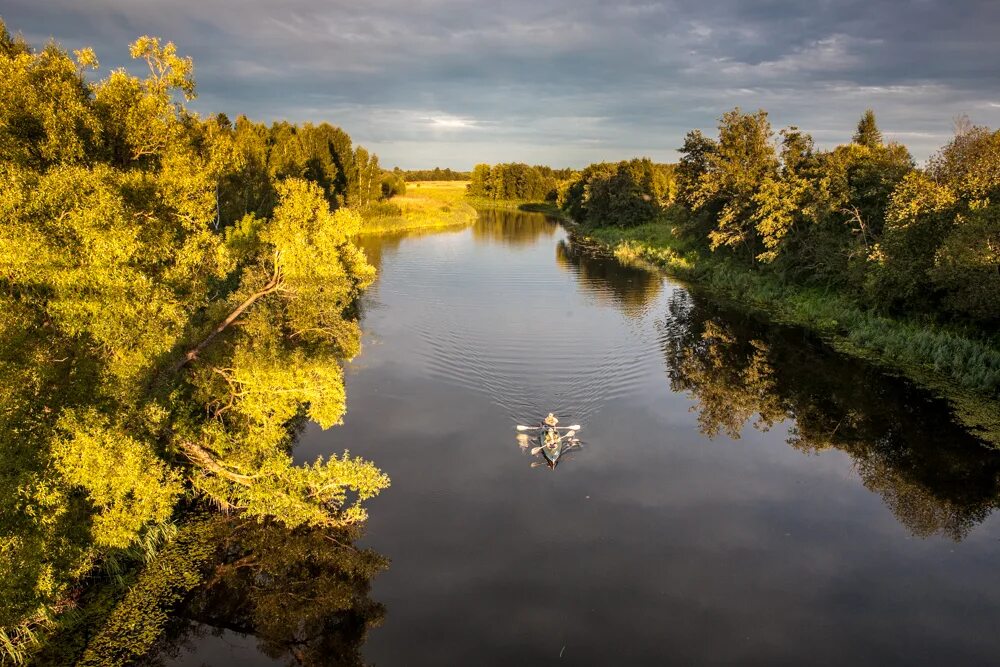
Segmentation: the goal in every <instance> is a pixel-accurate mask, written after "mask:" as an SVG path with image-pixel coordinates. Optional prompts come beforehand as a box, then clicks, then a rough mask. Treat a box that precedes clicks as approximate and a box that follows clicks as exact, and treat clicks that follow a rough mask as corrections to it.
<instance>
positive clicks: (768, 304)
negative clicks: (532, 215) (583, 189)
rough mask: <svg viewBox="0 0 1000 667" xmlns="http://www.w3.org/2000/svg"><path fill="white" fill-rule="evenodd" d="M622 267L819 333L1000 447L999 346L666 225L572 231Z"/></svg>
mask: <svg viewBox="0 0 1000 667" xmlns="http://www.w3.org/2000/svg"><path fill="white" fill-rule="evenodd" d="M574 233H575V234H576V235H578V237H579V238H580V239H581V241H582V242H583V243H584V244H592V245H595V246H598V247H601V248H604V249H606V250H608V251H610V252H612V253H613V254H614V255H615V257H616V258H618V259H619V260H620V261H623V262H625V263H641V264H646V265H652V266H654V267H656V268H658V269H660V270H662V271H664V272H665V273H667V274H668V275H671V276H673V277H676V278H680V279H682V280H685V281H688V282H690V283H692V284H693V285H694V286H695V287H696V288H697V289H703V290H706V291H708V292H710V293H711V294H712V295H713V296H715V297H717V298H721V299H724V300H726V301H728V302H732V303H734V304H736V305H738V306H741V307H745V308H751V309H753V310H757V311H761V312H764V313H766V314H767V315H768V316H769V317H770V318H771V319H774V320H776V321H779V322H782V323H787V324H793V325H796V326H801V327H804V328H806V329H809V330H811V331H815V332H816V333H818V334H819V335H820V336H821V337H822V338H823V339H824V340H825V341H827V342H828V343H829V344H830V345H831V346H832V347H834V348H835V349H837V350H838V351H840V352H844V353H846V354H850V355H851V356H855V357H860V358H863V359H866V360H868V361H871V362H873V363H876V364H878V365H880V366H882V367H883V368H885V369H886V370H887V371H888V372H890V373H894V374H897V375H902V376H905V377H907V378H909V379H911V380H913V381H915V382H917V383H918V384H920V385H922V386H924V387H926V388H928V389H930V390H931V391H933V392H934V393H936V394H938V395H940V396H942V397H944V398H946V399H947V400H948V401H949V402H950V403H951V405H952V407H953V409H954V411H955V415H956V417H957V418H958V420H959V421H961V423H962V424H963V425H964V426H965V427H966V428H967V429H968V430H969V431H970V432H972V433H973V434H975V435H976V436H977V437H979V438H982V439H983V440H984V441H986V442H987V443H989V444H990V445H992V446H994V447H998V448H1000V342H998V341H997V340H993V339H989V338H988V337H986V336H985V335H983V334H980V333H978V332H973V331H970V330H963V329H960V328H957V327H956V328H953V327H946V326H943V325H941V324H939V323H934V322H929V321H920V320H916V319H912V320H911V319H901V318H893V317H888V316H885V315H881V314H878V313H875V312H873V311H870V310H866V309H863V308H861V307H860V306H859V305H858V304H857V303H856V302H854V301H853V300H851V299H850V298H848V297H847V296H846V295H842V294H838V293H836V292H832V291H829V290H824V289H820V288H811V287H802V286H798V285H791V284H788V283H786V282H784V281H782V280H780V279H779V278H778V277H776V276H772V275H768V274H764V273H761V272H757V271H750V270H747V269H746V268H744V267H739V266H736V265H734V264H733V263H731V262H727V261H726V260H724V259H720V258H717V257H713V256H708V255H707V254H705V253H702V252H698V251H697V250H694V249H690V248H686V247H684V245H683V244H682V243H680V241H679V240H678V239H677V238H675V237H674V236H673V235H672V233H671V230H670V227H669V225H666V224H663V223H652V224H648V225H643V226H640V227H634V228H631V229H621V228H617V227H614V228H613V227H604V228H596V229H589V230H583V229H578V230H576V231H575V232H574Z"/></svg>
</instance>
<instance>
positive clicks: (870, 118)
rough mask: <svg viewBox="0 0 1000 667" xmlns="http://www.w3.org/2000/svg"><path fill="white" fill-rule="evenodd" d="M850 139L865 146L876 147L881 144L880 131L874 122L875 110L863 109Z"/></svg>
mask: <svg viewBox="0 0 1000 667" xmlns="http://www.w3.org/2000/svg"><path fill="white" fill-rule="evenodd" d="M852 141H853V142H854V143H856V144H858V145H859V146H865V147H866V148H878V147H880V146H881V145H882V133H881V132H880V131H879V129H878V125H876V123H875V112H874V111H872V110H871V109H865V112H864V114H862V116H861V120H859V121H858V129H857V131H856V132H855V133H854V138H853V139H852Z"/></svg>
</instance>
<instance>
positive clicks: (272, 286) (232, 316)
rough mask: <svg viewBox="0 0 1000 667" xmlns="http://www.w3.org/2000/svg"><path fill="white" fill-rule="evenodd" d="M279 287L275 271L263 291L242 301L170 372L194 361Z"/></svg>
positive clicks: (186, 353) (279, 282) (279, 277)
mask: <svg viewBox="0 0 1000 667" xmlns="http://www.w3.org/2000/svg"><path fill="white" fill-rule="evenodd" d="M280 287H281V272H280V271H278V270H277V269H276V270H275V272H274V274H273V275H272V276H271V279H270V280H269V281H268V282H267V284H266V285H264V289H262V290H260V291H259V292H254V293H253V294H251V295H250V296H249V297H247V299H246V301H244V302H243V303H241V304H240V305H239V306H237V307H236V310H234V311H233V312H231V313H229V317H227V318H226V319H224V320H222V323H221V324H219V326H217V327H215V329H214V330H213V331H212V333H210V334H208V336H206V337H205V339H204V340H203V341H201V342H200V343H198V344H197V345H195V346H194V347H193V348H191V349H190V350H188V351H187V352H185V353H184V356H183V357H182V358H181V359H180V361H178V362H177V363H176V364H174V366H173V368H172V369H171V370H172V371H173V372H174V373H176V372H177V371H179V370H180V369H182V368H184V367H185V366H187V365H188V363H190V362H191V361H194V360H195V359H197V358H198V355H199V354H200V353H201V351H202V350H204V349H205V348H206V347H207V346H208V344H209V343H211V342H212V341H213V340H215V337H216V336H218V335H219V334H220V333H222V332H223V331H225V330H226V329H227V328H228V327H229V325H230V324H232V323H233V322H235V321H236V318H238V317H239V316H240V315H242V314H243V311H245V310H246V309H247V308H249V307H250V306H252V305H253V304H254V302H255V301H257V299H259V298H261V297H263V296H267V295H268V294H270V293H271V292H275V291H277V290H278V288H280Z"/></svg>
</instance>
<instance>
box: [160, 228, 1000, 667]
mask: <svg viewBox="0 0 1000 667" xmlns="http://www.w3.org/2000/svg"><path fill="white" fill-rule="evenodd" d="M363 245H364V248H365V250H366V252H367V253H368V255H369V257H370V260H371V261H372V263H373V264H375V265H376V266H377V267H378V269H379V278H378V282H377V283H376V285H375V286H373V287H372V288H371V289H370V290H369V292H368V293H367V295H366V297H365V299H364V303H363V304H362V306H363V313H364V320H363V327H364V330H365V341H364V349H363V352H362V354H361V355H360V356H359V357H358V358H356V359H355V360H354V361H353V362H352V363H350V364H349V365H348V367H347V396H348V412H347V415H346V417H345V420H344V424H343V425H342V426H338V427H335V428H333V429H330V430H328V431H322V430H321V429H319V428H318V427H315V426H309V427H307V429H306V430H305V432H304V433H303V434H302V435H301V437H300V440H299V443H298V445H297V449H296V456H297V457H298V458H299V459H300V460H303V461H308V460H312V459H314V458H315V457H316V456H318V455H325V454H328V453H337V452H340V451H342V450H344V449H349V450H350V451H351V452H352V454H355V455H360V456H363V457H365V458H368V459H371V460H373V461H375V462H376V463H377V464H378V465H379V466H380V467H381V468H382V469H383V470H385V471H386V472H387V473H388V474H389V475H390V477H391V478H392V486H391V487H390V488H389V489H388V490H386V491H385V492H383V494H382V495H381V496H380V497H378V498H377V499H375V500H374V501H372V502H371V503H370V505H369V510H370V513H371V519H370V520H369V523H368V526H367V530H366V532H365V534H364V536H363V537H362V539H361V540H360V543H361V545H362V546H364V547H368V548H370V549H371V550H372V551H374V552H377V554H380V555H381V556H383V557H385V558H386V559H388V562H389V563H388V566H387V567H385V568H384V569H382V571H380V572H379V573H378V574H377V575H375V576H374V578H373V579H372V580H371V587H370V591H367V595H368V596H369V598H370V601H371V602H373V603H375V605H377V606H378V608H379V610H380V616H381V622H380V624H379V625H378V627H374V628H372V629H370V630H368V631H367V634H366V635H365V632H364V631H363V629H362V630H361V631H359V632H358V633H356V637H355V639H356V643H357V644H358V646H356V647H355V648H356V649H357V651H358V652H360V656H361V657H362V659H363V660H364V661H365V662H367V663H374V664H377V665H471V664H475V665H512V664H518V665H546V664H572V665H609V664H629V665H632V664H635V665H653V664H706V663H707V664H718V663H726V664H733V663H740V664H768V665H773V664H789V665H792V664H795V665H801V664H830V665H833V664H865V665H886V664H899V665H904V664H905V665H912V664H987V663H992V662H994V661H995V660H996V659H997V656H998V655H1000V633H998V632H997V628H998V626H1000V587H998V586H997V585H996V581H997V577H996V573H997V566H998V555H1000V523H998V520H997V516H996V513H994V510H995V509H996V508H997V507H998V505H1000V454H998V453H996V452H994V451H993V450H988V449H986V448H984V447H983V446H982V444H981V443H979V442H977V441H976V440H974V439H973V438H971V437H969V436H968V435H965V434H964V433H963V432H962V431H961V430H960V429H959V428H957V427H956V426H954V425H953V423H952V422H951V421H950V418H949V415H948V412H947V410H946V408H945V406H943V405H942V404H941V403H940V402H938V401H936V400H933V399H930V398H929V397H928V396H926V395H925V394H924V393H923V392H921V391H918V390H916V389H914V388H913V387H911V386H909V385H908V384H907V383H905V382H903V381H901V380H898V379H894V378H891V377H887V376H885V375H883V374H881V373H879V372H878V371H877V370H875V369H873V368H871V367H869V366H866V365H864V364H861V363H858V362H855V361H852V360H850V359H846V358H844V357H841V356H839V355H837V354H835V353H833V352H831V351H830V350H829V349H827V348H826V347H825V346H823V345H822V344H821V343H820V342H818V341H816V340H815V339H813V338H812V337H810V336H809V335H807V334H805V333H803V332H801V331H798V330H795V329H791V328H785V327H777V326H769V325H767V324H765V323H763V322H761V321H758V320H755V319H754V318H752V317H750V316H747V315H745V314H742V313H740V312H737V311H734V310H732V309H727V308H724V307H721V306H719V305H717V304H713V303H712V302H711V301H709V300H706V299H705V298H704V297H702V296H699V295H698V294H697V293H694V294H693V293H691V292H690V291H688V290H687V289H686V288H685V287H683V286H681V285H679V284H677V283H675V282H672V281H671V280H669V279H665V278H662V277H660V276H658V275H655V274H653V273H650V272H647V271H645V270H642V269H638V268H629V267H625V266H622V265H621V264H619V263H618V262H616V261H615V260H614V259H611V258H601V257H597V256H594V255H593V254H591V253H588V252H586V251H585V250H582V249H580V248H578V247H577V246H575V245H574V244H573V242H572V241H571V239H570V238H569V236H568V234H567V232H566V231H565V230H564V229H563V228H562V227H560V226H558V225H557V224H555V223H553V222H551V221H549V220H547V219H546V218H544V217H543V216H541V215H539V214H527V213H513V212H511V213H505V212H494V213H484V214H482V217H481V219H480V221H479V222H478V223H477V224H476V225H475V226H474V227H471V228H464V229H460V230H445V231H435V232H433V233H425V234H410V235H405V236H400V237H382V238H378V239H369V240H366V241H364V243H363ZM550 411H552V412H555V413H556V414H557V415H558V416H559V418H560V420H561V423H562V424H571V423H581V424H582V426H583V428H582V430H581V431H580V433H579V436H580V437H581V439H582V446H581V448H579V449H578V450H577V451H575V452H572V453H569V454H567V455H566V456H565V457H564V458H563V459H561V460H560V461H559V463H558V465H557V466H555V467H550V466H548V465H540V464H541V463H542V461H541V459H540V458H539V457H537V456H534V457H533V456H532V455H531V451H530V449H531V445H530V444H529V446H528V447H523V446H522V443H519V442H518V440H517V439H516V437H515V436H516V431H515V428H514V427H515V425H516V424H519V423H520V424H527V423H537V422H538V420H539V419H540V418H541V417H543V416H544V415H545V414H546V413H548V412H550ZM533 463H536V464H539V465H534V466H533V465H532V464H533ZM338 631H339V630H338V629H337V628H336V627H333V628H327V629H326V630H324V632H338ZM303 641H305V640H303ZM289 656H292V657H289ZM294 656H295V652H294V650H291V651H285V652H282V651H280V650H276V649H275V648H274V647H273V646H272V645H270V644H268V643H267V642H264V641H260V640H259V639H258V638H257V637H255V636H254V635H253V634H249V635H247V634H244V633H241V632H239V631H238V630H224V631H219V630H217V631H215V632H211V631H205V632H203V633H200V634H196V636H195V637H194V638H191V639H188V640H187V642H186V644H185V645H184V647H183V648H182V649H175V651H174V652H173V653H172V654H171V655H170V656H169V658H165V659H164V661H165V662H168V663H170V664H176V665H200V664H213V665H214V664H243V665H258V664H259V665H270V664H295V660H294V659H293V657H294ZM338 660H341V661H343V662H344V664H350V660H347V659H345V658H343V657H336V656H333V655H328V657H327V658H326V659H321V660H320V661H319V663H320V664H326V663H327V662H328V663H329V664H341V663H340V662H338ZM313 661H314V662H315V658H314V659H313ZM306 662H308V661H306Z"/></svg>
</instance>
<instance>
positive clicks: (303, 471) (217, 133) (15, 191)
mask: <svg viewBox="0 0 1000 667" xmlns="http://www.w3.org/2000/svg"><path fill="white" fill-rule="evenodd" d="M131 55H132V57H133V58H136V59H139V60H142V61H145V63H146V64H147V65H148V72H149V73H148V75H147V76H146V77H145V78H139V77H136V76H133V75H132V74H130V73H129V72H128V71H126V70H125V69H119V70H115V71H113V72H111V73H110V74H109V75H108V76H107V77H105V78H103V79H100V80H97V81H90V80H88V78H87V77H86V76H85V73H86V71H87V70H88V69H91V68H96V67H97V60H96V58H95V56H94V53H93V51H92V50H90V49H82V50H79V51H76V52H75V53H74V55H72V56H71V55H70V54H69V53H67V52H66V51H64V50H63V49H62V48H60V47H59V46H58V45H57V44H55V43H49V44H48V45H47V46H45V47H44V48H43V49H41V50H35V49H33V48H32V47H31V46H30V45H29V44H27V43H26V42H25V41H24V40H23V39H21V38H13V37H11V35H10V34H9V33H8V31H7V29H6V26H4V25H3V24H2V22H0V219H2V221H3V222H2V224H0V458H2V459H3V462H4V474H3V475H2V479H0V571H2V572H3V573H4V576H3V577H0V656H4V657H0V661H5V660H6V659H7V658H13V659H15V660H16V659H19V658H24V653H25V652H26V651H28V650H29V649H30V648H31V647H32V646H34V645H35V644H36V643H37V642H38V641H39V636H40V633H44V632H45V631H48V630H50V629H51V628H52V626H53V623H55V622H57V620H54V619H57V618H58V614H59V613H60V612H62V611H65V610H67V609H69V608H71V607H72V606H73V604H74V600H76V599H77V598H78V597H79V590H78V589H77V588H76V586H77V584H78V582H79V581H80V579H81V577H84V576H86V575H87V574H88V572H90V571H91V570H92V569H93V567H94V566H95V565H96V564H99V563H101V562H113V563H114V568H116V569H120V568H122V567H127V566H128V565H129V564H133V565H135V564H141V563H142V562H144V559H145V558H146V557H147V556H148V555H149V553H150V552H151V551H153V550H155V549H156V548H157V546H158V545H160V544H161V543H162V542H163V541H164V540H165V539H167V538H169V536H170V535H171V534H172V532H173V529H172V526H173V523H174V521H175V520H176V517H177V512H178V511H179V510H178V508H179V507H182V506H190V503H191V501H192V500H195V499H199V498H200V499H207V500H208V501H209V503H208V504H209V505H211V506H216V507H221V508H225V509H226V510H227V511H231V512H238V513H241V514H243V515H244V516H250V517H256V518H257V519H259V520H262V521H263V520H267V521H274V520H277V521H278V522H279V523H281V524H284V525H285V526H292V527H293V526H302V525H308V526H313V527H319V528H331V527H340V526H350V525H357V524H358V523H359V522H361V521H363V519H364V518H365V510H364V508H363V506H362V504H361V503H362V502H363V501H364V500H365V499H367V498H369V497H371V496H373V495H375V494H377V493H378V492H379V490H381V489H382V488H384V487H385V486H386V485H387V484H388V479H387V478H386V477H385V475H383V474H382V473H381V472H380V471H379V470H378V469H377V468H375V467H374V466H373V465H372V464H370V463H368V462H366V461H362V460H360V459H356V458H352V457H350V456H348V455H347V454H346V453H345V454H344V455H343V456H330V457H328V458H326V459H318V460H316V461H314V462H312V463H310V464H308V465H302V466H299V465H296V464H295V462H294V460H293V458H292V456H291V453H290V448H291V445H292V442H293V435H294V428H295V427H297V426H298V425H301V424H302V423H303V422H304V420H305V419H307V418H308V419H311V420H314V421H316V422H318V423H319V424H321V425H322V426H324V427H327V426H331V425H334V424H336V423H338V422H339V421H340V419H341V416H342V415H343V413H344V409H345V394H344V384H343V372H342V370H341V363H342V361H343V360H344V359H345V358H349V357H351V356H353V355H354V354H356V353H357V351H358V349H359V345H360V329H359V327H358V324H357V321H356V310H357V309H356V305H355V304H356V301H357V298H358V296H359V294H360V292H361V290H363V289H364V288H365V287H366V286H367V285H369V284H370V283H371V281H372V280H373V278H374V269H373V268H372V267H371V266H370V265H369V264H368V262H367V261H366V259H365V256H364V254H363V253H362V252H361V251H360V250H359V249H358V248H357V247H355V246H354V244H353V242H352V240H351V239H352V238H353V237H354V235H355V234H356V233H357V232H358V230H359V228H360V225H361V218H360V216H359V215H358V214H357V212H355V211H354V210H352V208H349V207H362V206H365V205H366V204H367V203H369V202H371V201H372V200H373V199H376V198H377V197H379V196H380V192H381V176H382V173H381V170H380V169H379V167H378V160H377V158H375V156H373V155H371V154H369V153H368V152H367V151H365V150H364V149H363V148H361V147H355V146H352V143H351V140H350V137H349V136H348V135H347V134H346V133H345V132H343V131H342V130H340V129H337V128H335V127H333V126H330V125H326V124H323V125H317V126H312V125H303V126H295V125H291V124H288V123H277V124H275V125H272V126H270V127H267V126H264V125H261V124H257V123H253V122H251V121H249V120H247V119H246V118H242V117H240V118H238V119H237V121H236V122H235V123H230V122H229V121H228V120H227V119H226V118H225V117H224V116H216V117H211V118H206V119H203V118H199V117H198V116H197V115H195V114H193V113H191V112H190V111H188V110H187V109H186V108H185V106H184V102H185V101H186V100H190V99H192V98H193V97H194V94H195V83H194V79H193V64H192V62H191V60H190V59H189V58H184V57H181V56H180V55H178V54H177V52H176V49H175V47H174V45H173V44H172V43H166V44H163V43H161V42H160V41H159V40H158V39H155V38H150V37H141V38H140V39H139V40H137V41H136V42H135V43H134V44H132V45H131ZM107 559H110V561H107Z"/></svg>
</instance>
